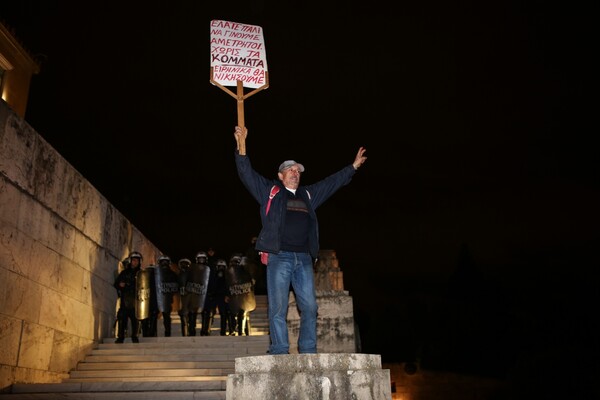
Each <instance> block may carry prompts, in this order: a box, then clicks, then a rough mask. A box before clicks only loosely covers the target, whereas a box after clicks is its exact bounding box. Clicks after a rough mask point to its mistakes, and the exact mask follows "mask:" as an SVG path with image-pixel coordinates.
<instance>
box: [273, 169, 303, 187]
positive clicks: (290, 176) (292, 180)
mask: <svg viewBox="0 0 600 400" xmlns="http://www.w3.org/2000/svg"><path fill="white" fill-rule="evenodd" d="M301 174H302V172H300V168H298V166H297V165H292V166H291V167H289V168H286V169H284V170H283V171H281V172H279V173H278V174H277V176H279V180H280V181H281V182H283V185H284V186H285V187H286V188H290V189H298V186H299V185H300V175H301Z"/></svg>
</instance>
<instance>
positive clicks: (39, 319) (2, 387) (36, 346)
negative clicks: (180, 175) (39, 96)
mask: <svg viewBox="0 0 600 400" xmlns="http://www.w3.org/2000/svg"><path fill="white" fill-rule="evenodd" d="M134 249H135V250H138V251H140V252H141V253H142V254H143V255H144V261H145V263H149V262H151V260H155V259H156V257H157V255H158V254H160V252H159V251H158V249H157V248H156V247H155V246H154V245H153V244H152V243H150V242H149V241H148V240H147V239H146V238H145V237H144V236H143V235H142V234H141V233H140V232H139V231H138V230H137V229H136V228H135V227H134V226H133V225H132V224H131V223H130V222H129V221H128V220H127V219H126V218H125V217H124V216H123V215H121V214H120V212H119V211H118V210H116V209H115V208H114V207H113V206H112V205H111V204H110V203H109V202H108V201H107V200H106V199H105V198H104V197H103V196H102V195H101V194H100V193H99V192H98V191H97V190H96V189H95V188H94V186H92V184H90V182H88V181H87V180H86V179H85V178H84V177H83V176H82V175H81V174H80V173H79V172H77V170H75V168H73V166H71V165H70V164H69V163H68V162H67V161H66V160H65V159H64V158H63V157H62V156H61V155H60V154H59V153H57V152H56V150H55V149H53V148H52V147H51V146H50V145H49V144H48V143H47V142H46V141H45V140H44V139H43V138H42V137H41V136H40V135H39V134H38V133H37V132H35V131H34V130H33V128H32V127H31V126H29V125H28V124H27V122H25V121H24V120H23V119H22V118H20V117H18V116H17V115H16V114H15V113H14V112H13V111H12V110H11V109H10V108H9V107H8V106H7V105H6V103H5V102H4V101H0V282H2V283H1V286H0V287H1V288H2V289H1V293H0V391H6V390H7V388H8V387H9V386H10V385H11V384H12V383H44V382H59V381H60V380H61V379H63V378H66V377H68V372H69V370H71V369H72V368H74V367H75V366H76V364H77V362H78V361H79V360H80V359H82V358H83V356H84V355H85V354H87V353H88V352H89V351H90V349H91V348H92V347H93V346H94V345H95V344H96V343H97V342H98V341H99V340H100V339H101V338H103V337H107V336H110V335H112V326H113V323H114V320H115V305H116V291H115V290H114V288H113V286H112V284H113V281H114V277H115V274H116V272H117V271H118V267H119V261H120V260H122V259H123V258H125V257H126V256H127V255H128V254H129V252H130V251H131V250H134Z"/></svg>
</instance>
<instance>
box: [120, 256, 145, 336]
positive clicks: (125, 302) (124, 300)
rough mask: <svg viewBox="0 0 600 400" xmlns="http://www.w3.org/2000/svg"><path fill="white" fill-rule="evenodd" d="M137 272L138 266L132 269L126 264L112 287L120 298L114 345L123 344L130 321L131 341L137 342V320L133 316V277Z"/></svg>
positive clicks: (134, 292) (134, 295)
mask: <svg viewBox="0 0 600 400" xmlns="http://www.w3.org/2000/svg"><path fill="white" fill-rule="evenodd" d="M139 270H140V267H139V266H138V267H135V268H134V267H132V266H131V265H130V264H127V266H126V267H125V269H124V270H123V271H121V273H119V275H118V276H117V279H115V283H114V287H115V289H117V294H118V295H119V298H120V307H119V311H118V312H117V319H118V325H119V329H118V335H117V336H118V338H117V340H116V343H123V340H124V339H125V329H126V328H127V322H128V320H129V321H131V341H132V342H137V341H138V320H137V318H136V316H135V302H136V290H135V276H136V274H137V273H138V271H139Z"/></svg>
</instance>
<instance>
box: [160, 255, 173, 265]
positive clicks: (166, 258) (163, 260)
mask: <svg viewBox="0 0 600 400" xmlns="http://www.w3.org/2000/svg"><path fill="white" fill-rule="evenodd" d="M158 263H159V264H162V263H168V264H171V259H170V258H169V256H160V257H158Z"/></svg>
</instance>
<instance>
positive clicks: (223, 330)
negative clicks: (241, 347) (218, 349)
mask: <svg viewBox="0 0 600 400" xmlns="http://www.w3.org/2000/svg"><path fill="white" fill-rule="evenodd" d="M219 317H221V332H220V333H221V336H226V335H227V315H219Z"/></svg>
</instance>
